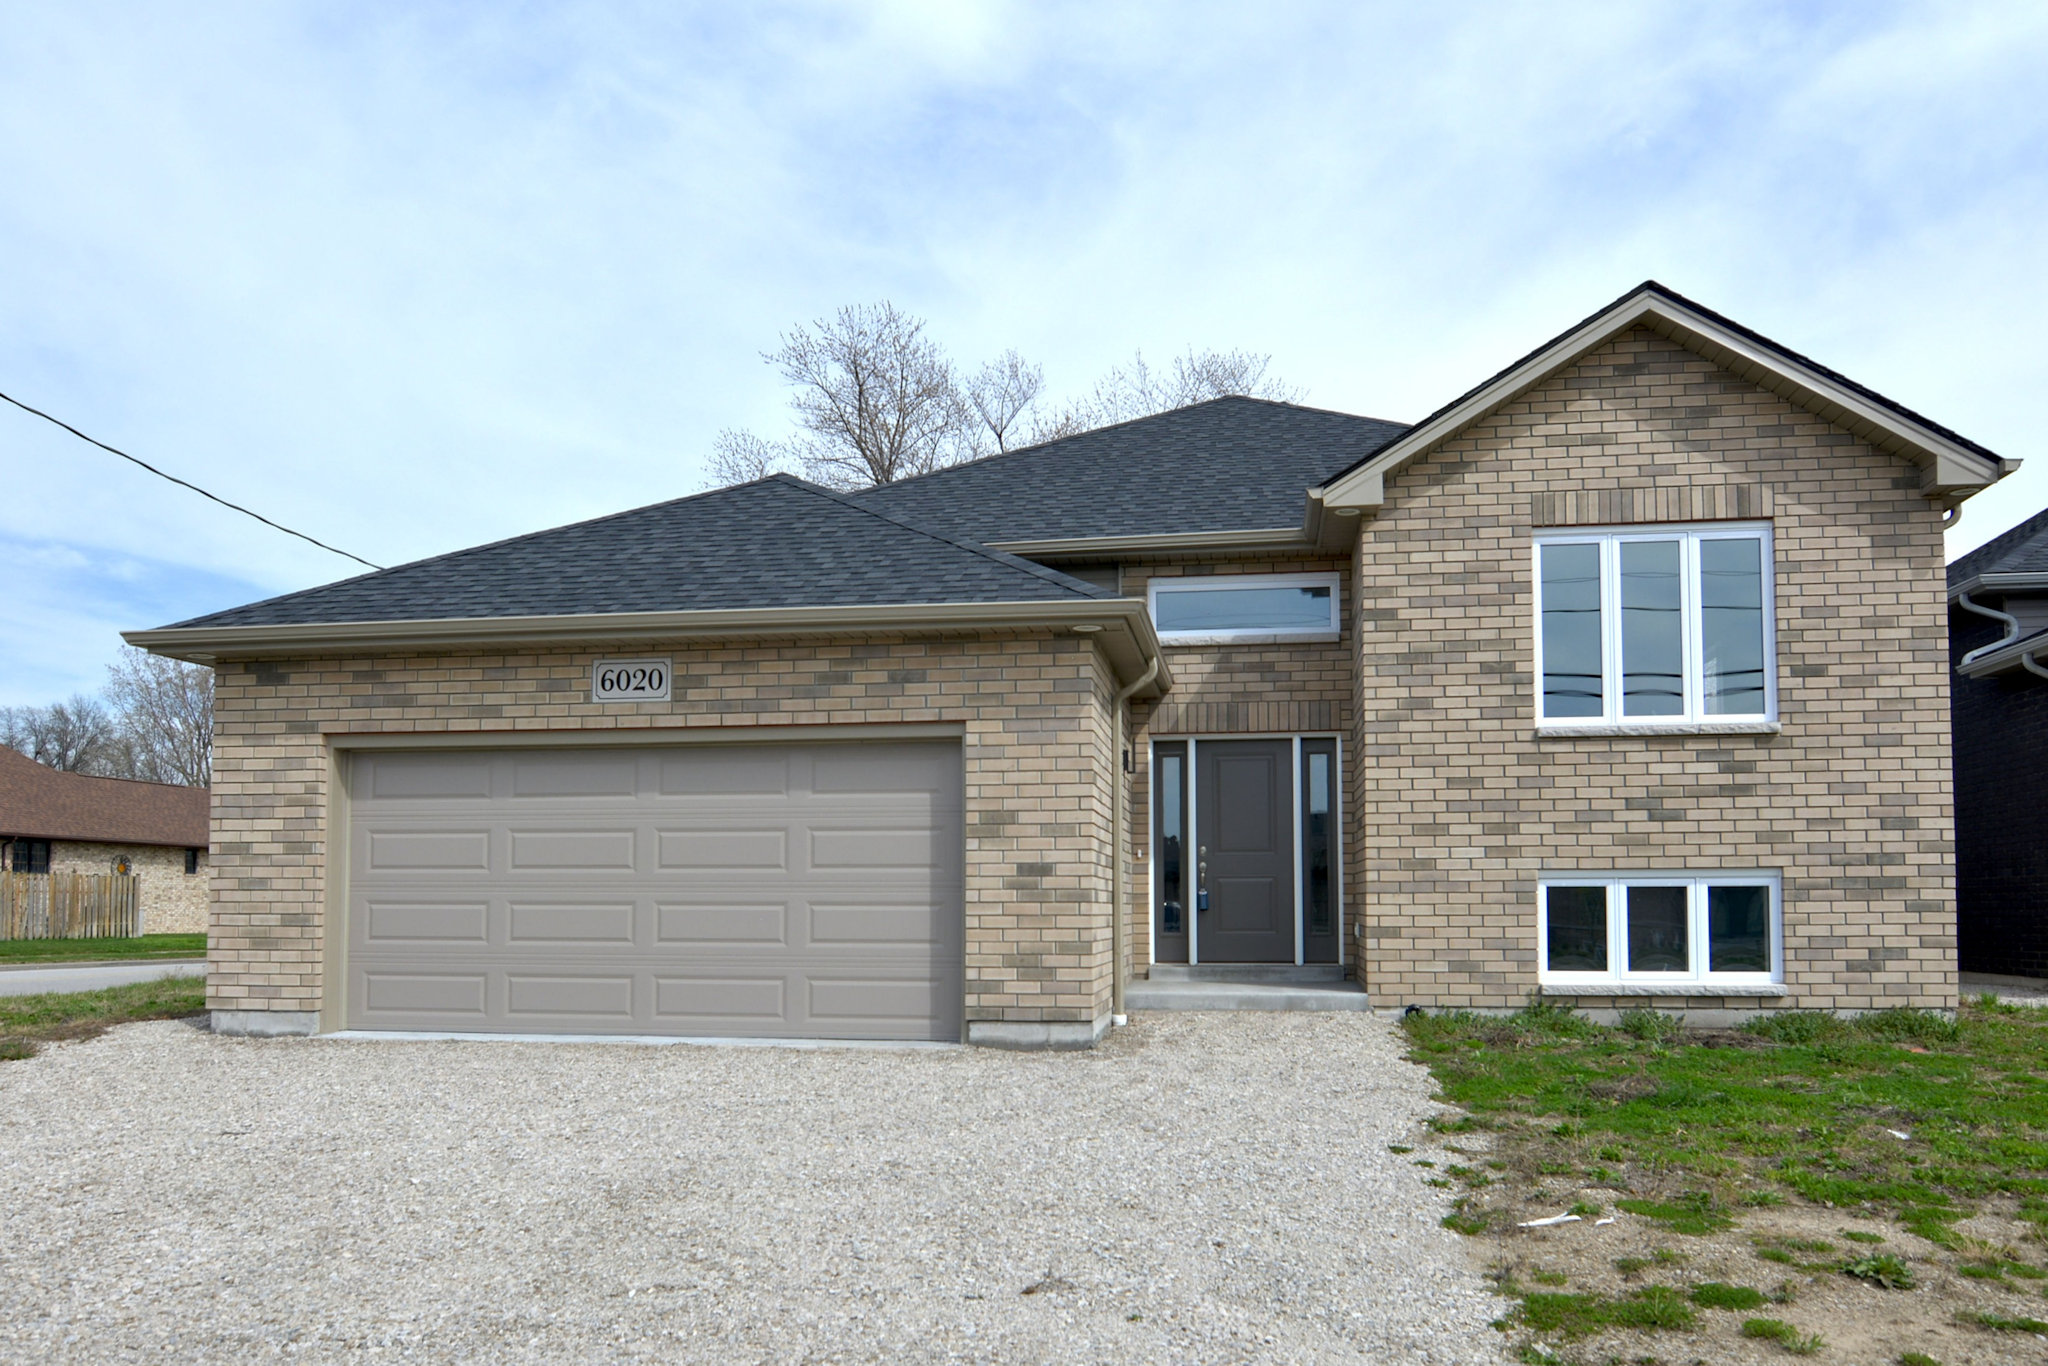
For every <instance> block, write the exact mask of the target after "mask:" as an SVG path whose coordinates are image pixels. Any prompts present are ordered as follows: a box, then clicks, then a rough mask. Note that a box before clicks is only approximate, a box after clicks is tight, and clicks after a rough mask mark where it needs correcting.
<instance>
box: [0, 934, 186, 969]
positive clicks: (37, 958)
mask: <svg viewBox="0 0 2048 1366" xmlns="http://www.w3.org/2000/svg"><path fill="white" fill-rule="evenodd" d="M204 957H206V936H205V935H203V934H142V935H132V936H130V937H128V938H124V939H0V966H4V965H5V964H8V963H89V962H92V963H96V962H101V961H104V960H106V959H110V958H204Z"/></svg>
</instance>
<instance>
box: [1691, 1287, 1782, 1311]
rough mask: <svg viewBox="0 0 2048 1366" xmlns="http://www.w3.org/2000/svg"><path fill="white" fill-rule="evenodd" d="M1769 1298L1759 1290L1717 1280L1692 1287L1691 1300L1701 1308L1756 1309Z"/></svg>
mask: <svg viewBox="0 0 2048 1366" xmlns="http://www.w3.org/2000/svg"><path fill="white" fill-rule="evenodd" d="M1769 1298H1770V1297H1769V1296H1767V1295H1765V1294H1764V1292H1763V1291H1761V1290H1752V1289H1750V1288H1749V1287H1748V1286H1746V1285H1723V1284H1722V1283H1721V1282H1719V1281H1705V1282H1702V1283H1701V1284H1699V1285H1696V1286H1694V1287H1693V1288H1692V1302H1693V1303H1694V1304H1696V1305H1698V1306H1699V1307H1700V1308H1702V1309H1758V1308H1761V1307H1762V1306H1763V1305H1764V1304H1765V1303H1766V1302H1767V1301H1768V1300H1769Z"/></svg>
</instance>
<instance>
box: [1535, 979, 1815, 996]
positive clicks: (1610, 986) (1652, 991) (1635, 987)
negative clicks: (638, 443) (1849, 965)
mask: <svg viewBox="0 0 2048 1366" xmlns="http://www.w3.org/2000/svg"><path fill="white" fill-rule="evenodd" d="M1537 993H1538V994H1539V995H1542V996H1662V997H1666V998H1673V997H1682V996H1788V995H1790V994H1791V993H1790V992H1789V991H1788V990H1787V989H1786V986H1785V984H1784V983H1783V982H1729V983H1727V984H1725V985H1716V984H1715V983H1712V982H1672V983H1670V984H1668V985H1665V984H1662V983H1657V982H1604V983H1603V982H1588V983H1574V984H1572V985H1570V986H1565V985H1563V984H1561V983H1557V982H1545V983H1544V984H1543V985H1542V986H1540V987H1538V988H1537Z"/></svg>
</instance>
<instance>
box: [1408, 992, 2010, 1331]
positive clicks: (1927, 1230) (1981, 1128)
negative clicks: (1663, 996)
mask: <svg viewBox="0 0 2048 1366" xmlns="http://www.w3.org/2000/svg"><path fill="white" fill-rule="evenodd" d="M1406 1028H1407V1031H1408V1036H1409V1040H1410V1044H1411V1056H1412V1057H1414V1058H1415V1059H1416V1060H1417V1061H1418V1062H1422V1063H1426V1064H1427V1065H1428V1066H1429V1067H1430V1069H1431V1070H1432V1072H1433V1073H1434V1074H1435V1076H1436V1078H1437V1081H1438V1083H1439V1086H1440V1088H1441V1092H1442V1096H1443V1098H1444V1099H1445V1100H1447V1101H1449V1102H1451V1103H1452V1104H1454V1105H1457V1106H1459V1107H1462V1109H1463V1110H1464V1112H1465V1113H1464V1114H1463V1115H1462V1116H1461V1117H1455V1118H1452V1117H1447V1118H1445V1119H1444V1120H1442V1121H1440V1122H1438V1123H1437V1124H1436V1125H1435V1134H1434V1135H1433V1138H1434V1140H1435V1141H1434V1143H1433V1144H1431V1145H1418V1146H1427V1147H1431V1148H1432V1149H1433V1150H1432V1151H1427V1152H1422V1153H1419V1154H1418V1156H1417V1158H1416V1161H1417V1162H1418V1164H1420V1165H1424V1166H1426V1167H1427V1168H1428V1170H1426V1171H1424V1172H1422V1173H1420V1174H1421V1175H1422V1176H1423V1177H1424V1179H1425V1180H1427V1181H1428V1182H1429V1183H1430V1184H1433V1185H1437V1186H1439V1187H1446V1188H1450V1189H1455V1190H1457V1191H1459V1198H1458V1204H1457V1209H1456V1212H1455V1213H1453V1214H1452V1215H1451V1216H1450V1217H1449V1218H1448V1219H1446V1220H1445V1223H1446V1224H1447V1225H1448V1226H1450V1227H1452V1228H1455V1229H1457V1230H1458V1231H1460V1232H1462V1233H1466V1234H1469V1235H1471V1236H1473V1237H1474V1238H1477V1239H1480V1240H1481V1241H1482V1243H1483V1244H1484V1245H1485V1246H1486V1247H1487V1250H1488V1252H1489V1254H1490V1255H1491V1257H1492V1261H1493V1267H1494V1274H1495V1278H1496V1281H1497V1283H1498V1284H1499V1285H1500V1287H1501V1289H1502V1291H1503V1293H1504V1294H1506V1295H1508V1296H1509V1297H1510V1298H1511V1299H1513V1300H1514V1301H1515V1304H1514V1305H1513V1306H1512V1308H1511V1310H1510V1312H1509V1313H1508V1314H1507V1315H1506V1316H1505V1317H1504V1319H1503V1321H1502V1326H1503V1328H1504V1329H1505V1330H1506V1331H1510V1332H1514V1333H1517V1334H1518V1335H1519V1345H1518V1348H1517V1350H1518V1351H1519V1352H1520V1353H1521V1355H1522V1359H1523V1360H1527V1361H1565V1360H1575V1359H1580V1358H1577V1357H1573V1356H1569V1355H1559V1353H1560V1352H1565V1353H1569V1352H1570V1351H1572V1350H1573V1349H1572V1348H1571V1347H1570V1343H1571V1342H1572V1341H1574V1340H1577V1339H1583V1338H1587V1337H1592V1336H1598V1335H1601V1334H1607V1333H1614V1332H1632V1333H1634V1334H1635V1335H1636V1336H1637V1338H1638V1339H1643V1340H1647V1339H1651V1338H1655V1337H1658V1336H1659V1335H1663V1336H1665V1337H1667V1338H1668V1337H1669V1336H1670V1335H1673V1334H1677V1335H1679V1336H1680V1337H1683V1338H1685V1339H1686V1341H1685V1342H1683V1343H1681V1342H1677V1341H1667V1342H1666V1343H1665V1348H1664V1350H1666V1351H1671V1352H1674V1353H1677V1356H1678V1359H1687V1360H1689V1359H1691V1358H1692V1357H1693V1356H1697V1355H1707V1356H1709V1357H1711V1356H1712V1355H1713V1353H1714V1352H1715V1351H1716V1350H1722V1351H1727V1350H1728V1349H1729V1348H1732V1347H1733V1346H1734V1343H1735V1339H1736V1338H1737V1336H1738V1335H1741V1336H1746V1337H1747V1338H1749V1339H1752V1340H1759V1339H1764V1340H1769V1341H1772V1342H1775V1343H1776V1344H1777V1349H1779V1350H1783V1351H1785V1352H1787V1353H1794V1354H1801V1355H1804V1354H1807V1353H1810V1352H1815V1351H1819V1350H1820V1349H1821V1347H1822V1346H1823V1345H1824V1342H1825V1341H1826V1340H1835V1339H1840V1338H1843V1337H1846V1338H1847V1339H1849V1340H1848V1341H1844V1342H1842V1343H1841V1345H1842V1346H1843V1347H1844V1348H1846V1349H1848V1350H1850V1352H1851V1355H1852V1357H1853V1359H1856V1360H1862V1359H1864V1358H1863V1355H1861V1354H1858V1353H1857V1352H1856V1350H1855V1349H1856V1341H1855V1340H1856V1336H1857V1334H1858V1333H1859V1332H1861V1331H1875V1329H1874V1327H1873V1325H1874V1324H1876V1323H1877V1322H1878V1320H1877V1319H1876V1318H1875V1317H1873V1316H1874V1315H1875V1314H1876V1313H1877V1311H1878V1310H1879V1309H1880V1308H1881V1309H1882V1311H1883V1315H1884V1316H1886V1318H1885V1322H1886V1323H1887V1324H1888V1325H1889V1326H1888V1327H1886V1329H1885V1332H1884V1335H1883V1336H1881V1337H1879V1338H1877V1339H1875V1340H1874V1341H1872V1342H1871V1343H1869V1344H1868V1349H1869V1350H1877V1351H1881V1355H1879V1356H1872V1357H1871V1358H1870V1359H1872V1360H1885V1361H1891V1360H1896V1359H1898V1354H1899V1353H1900V1352H1901V1351H1902V1350H1904V1349H1906V1348H1916V1349H1924V1350H1925V1352H1927V1353H1929V1354H1931V1355H1930V1356H1929V1359H1932V1360H1940V1359H1941V1358H1942V1352H1943V1350H1944V1349H1945V1350H1948V1351H1951V1352H1956V1353H1960V1354H1965V1355H1967V1354H1970V1353H1973V1352H1974V1351H1978V1350H1982V1348H1983V1346H1984V1343H1985V1340H1986V1339H1988V1338H1990V1337H1992V1336H1994V1335H2000V1334H2009V1333H2012V1334H2016V1333H2024V1332H2031V1331H2032V1330H2031V1329H2028V1328H2025V1327H2023V1326H2019V1325H2024V1324H2026V1323H2034V1322H2039V1321H2040V1320H2039V1316H2041V1315H2044V1314H2048V1302H2044V1298H2043V1293H2042V1291H2043V1286H2044V1285H2048V1246H2044V1242H2048V1010H2026V1009H2020V1008H2017V1007H2009V1006H2001V1005H1997V1004H1995V1003H1992V1002H1990V1001H1989V1000H1988V998H1987V1000H1985V1001H1980V1002H1974V1003H1971V1004H1968V1005H1966V1006H1965V1007H1964V1009H1963V1010H1962V1011H1961V1012H1960V1013H1959V1016H1958V1018H1957V1019H1955V1020H1948V1019H1944V1018H1942V1017H1940V1016H1936V1015H1928V1014H1922V1013H1919V1012H1912V1011H1889V1012H1884V1013H1881V1014H1876V1015H1869V1016H1864V1017H1862V1018H1860V1019H1854V1020H1845V1019H1839V1018H1836V1017H1834V1016H1829V1015H1822V1014H1809V1013H1799V1014H1781V1015H1776V1016H1771V1017H1767V1018H1765V1019H1763V1020H1760V1021H1759V1022H1757V1023H1755V1024H1753V1025H1751V1026H1750V1027H1748V1028H1746V1029H1743V1030H1739V1031H1737V1030H1712V1031H1694V1032H1687V1031H1683V1030H1681V1029H1679V1028H1678V1027H1677V1024H1676V1022H1675V1021H1674V1020H1672V1019H1670V1018H1669V1017H1665V1016H1660V1015H1656V1014H1654V1013H1651V1012H1648V1011H1641V1012H1631V1013H1629V1014H1628V1015H1626V1016H1624V1017H1623V1020H1622V1023H1621V1025H1620V1026H1619V1027H1616V1028H1605V1027H1601V1026H1598V1025H1594V1024H1592V1023H1590V1022H1588V1021H1587V1020H1585V1019H1583V1018H1582V1017H1579V1016H1577V1015H1575V1014H1573V1013H1571V1012H1570V1011H1567V1010H1563V1009H1558V1008H1553V1007H1535V1008H1531V1009H1529V1010H1526V1011H1523V1012H1521V1013H1520V1014H1518V1015H1515V1016H1511V1017H1507V1018H1501V1017H1493V1016H1474V1015H1466V1014H1447V1015H1435V1016H1428V1015H1424V1016H1414V1017H1411V1018H1409V1019H1408V1020H1407V1022H1406ZM1567 1211H1570V1212H1573V1213H1577V1214H1578V1215H1579V1216H1580V1218H1579V1219H1578V1220H1576V1221H1572V1222H1569V1223H1566V1224H1563V1225H1559V1226H1555V1227H1552V1228H1544V1229H1526V1228H1521V1227H1519V1225H1520V1224H1521V1223H1522V1222H1523V1221H1525V1220H1529V1219H1534V1218H1538V1217H1545V1216H1551V1215H1556V1214H1559V1213H1563V1212H1567ZM1600 1218H1605V1219H1607V1220H1608V1221H1609V1223H1608V1224H1606V1225H1600V1224H1596V1223H1595V1220H1596V1219H1600ZM1851 1224H1853V1225H1856V1227H1853V1228H1852V1227H1848V1225H1851ZM1617 1253H1626V1254H1629V1255H1621V1256H1617V1255H1616V1254H1617ZM1709 1275H1711V1276H1712V1277H1713V1278H1714V1279H1711V1280H1709V1279H1706V1278H1707V1277H1708V1276H1709ZM1531 1281H1533V1282H1534V1283H1533V1284H1529V1283H1528V1282H1531ZM1744 1281H1766V1282H1767V1281H1776V1282H1777V1283H1778V1284H1777V1286H1776V1288H1775V1289H1774V1290H1772V1291H1771V1292H1770V1295H1769V1299H1770V1301H1771V1304H1770V1305H1769V1311H1770V1314H1771V1317H1769V1318H1761V1317H1757V1316H1756V1315H1755V1311H1756V1310H1757V1309H1758V1308H1759V1307H1760V1306H1762V1305H1763V1301H1764V1299H1765V1294H1764V1292H1763V1291H1762V1290H1760V1289H1757V1288H1756V1287H1755V1286H1751V1285H1745V1284H1742V1282H1744ZM1646 1282H1647V1283H1646ZM1688 1283H1689V1284H1688ZM1567 1285H1569V1286H1570V1289H1569V1290H1566V1289H1564V1287H1565V1286H1567ZM1802 1295H1803V1300H1802ZM1702 1296H1704V1298H1701V1297H1702ZM1724 1302H1725V1303H1724ZM1802 1302H1803V1303H1804V1304H1805V1305H1806V1307H1807V1308H1806V1312H1805V1313H1804V1314H1803V1315H1802V1313H1801V1312H1796V1311H1795V1309H1788V1308H1782V1307H1780V1306H1785V1305H1795V1306H1796V1305H1798V1304H1800V1303H1802ZM1738 1304H1739V1305H1741V1306H1743V1307H1746V1308H1748V1309H1749V1310H1750V1311H1751V1317H1749V1318H1748V1319H1743V1318H1742V1317H1741V1315H1740V1314H1738V1313H1737V1312H1735V1311H1736V1309H1737V1306H1738ZM1700 1306H1705V1307H1706V1308H1707V1309H1709V1310H1719V1311H1721V1312H1718V1313H1717V1312H1706V1313H1702V1312H1699V1307H1700ZM1901 1316H1903V1318H1902V1317H1901ZM1902 1322H1904V1323H1909V1324H1911V1325H1914V1326H1917V1327H1924V1329H1925V1331H1924V1333H1922V1334H1921V1335H1920V1337H1918V1338H1915V1337H1914V1336H1913V1334H1912V1333H1911V1332H1907V1333H1905V1334H1904V1335H1903V1337H1901V1336H1899V1330H1898V1328H1897V1325H1898V1324H1899V1323H1902ZM2008 1325H2014V1326H2012V1327H2008ZM1816 1327H1817V1328H1820V1330H1821V1331H1820V1332H1819V1333H1816V1332H1814V1331H1812V1330H1813V1329H1814V1328H1816ZM1958 1334H1960V1335H1962V1339H1959V1338H1958V1337H1957V1335H1958ZM1963 1339H1971V1340H1974V1341H1975V1344H1976V1345H1975V1346H1974V1347H1972V1346H1971V1345H1970V1343H1969V1342H1968V1341H1964V1340H1963ZM2039 1345H2040V1344H2032V1345H2031V1346H2030V1347H2029V1348H2028V1349H2025V1350H2034V1349H2037V1348H2038V1347H2039ZM2014 1350H2021V1349H2019V1348H2018V1345H2017V1344H2016V1343H2015V1344H2014ZM1585 1359H1588V1360H1591V1359H1595V1358H1590V1357H1589V1358H1585ZM1599 1359H1605V1358H1604V1354H1603V1355H1602V1356H1601V1357H1600V1358H1599Z"/></svg>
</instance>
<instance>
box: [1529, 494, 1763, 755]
mask: <svg viewBox="0 0 2048 1366" xmlns="http://www.w3.org/2000/svg"><path fill="white" fill-rule="evenodd" d="M1535 567H1536V677H1537V699H1536V700H1537V712H1536V716H1537V720H1538V722H1539V723H1540V724H1542V725H1543V726H1544V727H1546V728H1551V727H1558V728H1567V729H1568V728H1571V727H1574V726H1580V727H1597V726H1603V725H1615V724H1627V725H1631V726H1635V725H1647V726H1652V727H1655V726H1673V727H1679V726H1688V725H1699V724H1702V723H1712V722H1727V721H1751V722H1764V721H1772V720H1775V719H1776V717H1777V712H1778V696H1777V678H1776V674H1777V668H1776V641H1775V636H1774V631H1773V624H1772V620H1771V618H1772V613H1771V610H1770V607H1771V603H1772V601H1773V588H1772V577H1771V531H1770V528H1769V527H1768V526H1764V525H1757V524H1748V525H1731V524H1726V523H1722V524H1716V525H1714V526H1712V527H1630V528H1628V529H1626V530H1605V531H1583V530H1577V529H1574V530H1571V531H1557V532H1543V533H1540V534H1539V535H1538V536H1537V537H1536V566H1535Z"/></svg>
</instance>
